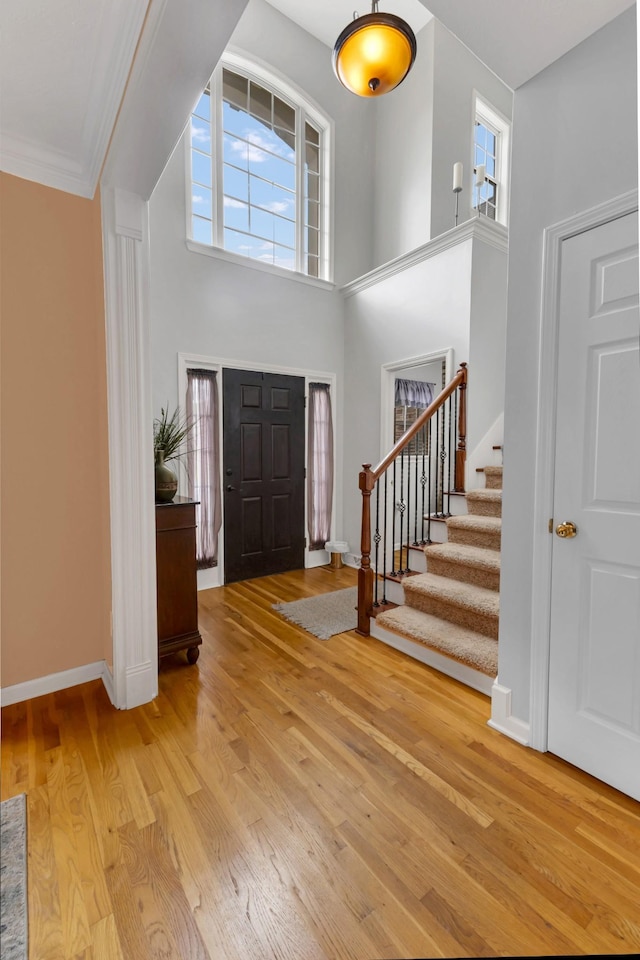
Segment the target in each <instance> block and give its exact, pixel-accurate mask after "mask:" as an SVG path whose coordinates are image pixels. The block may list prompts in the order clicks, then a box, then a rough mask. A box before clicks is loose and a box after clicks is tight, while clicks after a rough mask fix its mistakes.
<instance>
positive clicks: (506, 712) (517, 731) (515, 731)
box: [488, 682, 531, 747]
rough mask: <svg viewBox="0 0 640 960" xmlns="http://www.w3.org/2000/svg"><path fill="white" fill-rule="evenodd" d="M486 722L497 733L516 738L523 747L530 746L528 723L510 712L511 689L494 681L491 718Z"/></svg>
mask: <svg viewBox="0 0 640 960" xmlns="http://www.w3.org/2000/svg"><path fill="white" fill-rule="evenodd" d="M488 724H489V726H490V727H492V728H493V729H494V730H497V731H498V733H503V734H504V735H505V736H506V737H511V739H512V740H517V742H518V743H521V744H522V745H523V746H525V747H528V746H530V743H531V734H530V729H529V724H528V723H527V722H526V721H525V720H520V719H519V717H514V716H513V714H512V713H511V690H510V689H509V687H503V686H502V685H501V684H499V683H498V682H496V683H494V684H493V687H492V688H491V720H489V721H488Z"/></svg>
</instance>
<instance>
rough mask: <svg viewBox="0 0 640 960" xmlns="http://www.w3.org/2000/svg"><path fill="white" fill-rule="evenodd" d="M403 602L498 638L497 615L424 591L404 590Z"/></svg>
mask: <svg viewBox="0 0 640 960" xmlns="http://www.w3.org/2000/svg"><path fill="white" fill-rule="evenodd" d="M405 603H406V604H407V605H408V606H410V607H413V608H414V609H415V610H422V612H423V613H430V614H432V616H434V617H440V619H441V620H449V621H450V622H451V623H456V624H457V625H458V626H459V627H465V628H466V629H467V630H475V631H476V633H482V634H484V635H485V637H491V638H492V639H493V640H497V639H498V617H497V616H492V615H491V614H484V613H481V612H479V611H478V610H470V609H468V608H467V607H459V606H458V605H457V604H454V603H446V602H444V601H443V600H441V599H440V598H439V597H431V596H429V595H428V594H425V593H419V594H418V593H409V592H408V591H405Z"/></svg>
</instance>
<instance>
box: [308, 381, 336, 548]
mask: <svg viewBox="0 0 640 960" xmlns="http://www.w3.org/2000/svg"><path fill="white" fill-rule="evenodd" d="M307 488H308V489H307V494H308V522H309V549H310V550H323V549H324V545H325V542H326V541H327V540H329V539H330V536H331V505H332V501H333V422H332V418H331V393H330V389H329V384H328V383H310V384H309V463H308V467H307Z"/></svg>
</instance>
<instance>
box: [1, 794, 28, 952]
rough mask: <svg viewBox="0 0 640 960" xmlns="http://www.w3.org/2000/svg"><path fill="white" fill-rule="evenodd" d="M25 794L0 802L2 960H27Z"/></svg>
mask: <svg viewBox="0 0 640 960" xmlns="http://www.w3.org/2000/svg"><path fill="white" fill-rule="evenodd" d="M25 801H26V797H25V795H24V793H21V794H19V795H18V796H17V797H11V799H10V800H4V801H3V802H2V803H0V943H2V960H27V931H28V928H27V816H26V802H25Z"/></svg>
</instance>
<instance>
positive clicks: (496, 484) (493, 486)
mask: <svg viewBox="0 0 640 960" xmlns="http://www.w3.org/2000/svg"><path fill="white" fill-rule="evenodd" d="M483 472H484V482H485V485H486V489H487V490H502V467H493V466H490V467H484V468H483Z"/></svg>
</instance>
